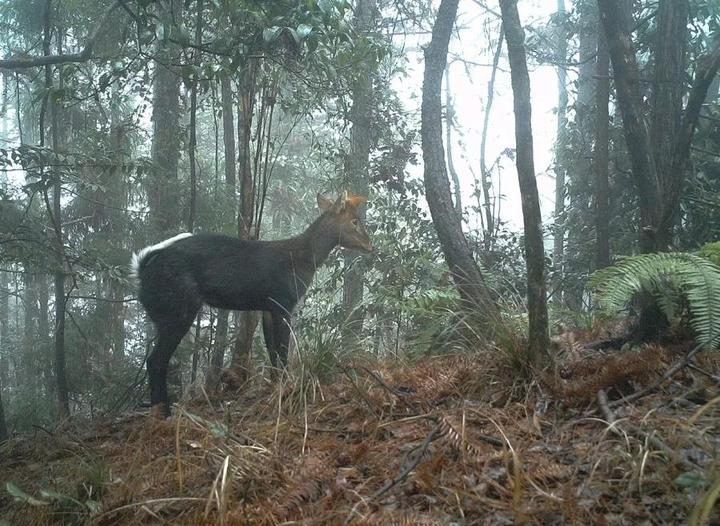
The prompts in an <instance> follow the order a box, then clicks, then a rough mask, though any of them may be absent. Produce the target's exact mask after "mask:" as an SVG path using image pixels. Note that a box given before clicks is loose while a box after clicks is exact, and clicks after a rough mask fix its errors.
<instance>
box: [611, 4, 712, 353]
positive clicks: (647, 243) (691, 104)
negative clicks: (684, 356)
mask: <svg viewBox="0 0 720 526" xmlns="http://www.w3.org/2000/svg"><path fill="white" fill-rule="evenodd" d="M598 6H599V8H600V19H601V21H602V25H603V28H604V30H605V36H606V38H607V43H608V49H609V53H610V58H611V61H612V66H613V73H614V78H615V91H616V92H617V101H618V105H619V107H620V112H621V114H622V119H623V129H624V132H625V141H626V142H627V147H628V154H629V157H630V165H631V171H632V176H633V180H634V181H635V185H636V187H637V189H638V197H639V199H638V201H639V208H640V228H639V244H640V250H641V251H642V252H643V253H648V252H656V251H664V250H667V249H668V246H669V244H670V243H671V241H672V230H673V227H674V223H675V220H676V215H677V208H678V203H679V200H680V194H681V191H682V186H683V182H684V180H685V175H686V170H685V165H686V163H687V161H688V158H689V156H690V144H691V142H692V137H693V134H694V132H695V127H696V125H697V119H698V117H699V114H700V109H701V107H702V102H703V101H704V100H705V97H706V95H707V91H708V89H709V87H710V85H711V84H712V81H713V79H714V78H715V76H716V75H717V72H718V68H720V43H718V44H716V46H715V47H714V48H713V50H712V51H711V52H710V53H709V54H708V55H707V56H705V57H701V58H700V59H699V60H698V61H697V67H696V72H695V78H694V80H693V83H692V87H691V89H690V93H689V96H688V101H687V105H686V106H685V110H684V112H683V111H682V105H681V100H680V99H681V97H682V93H683V92H684V84H683V75H684V71H685V49H684V46H685V43H684V41H685V36H686V35H687V27H686V25H687V16H688V15H687V13H688V11H687V9H688V8H687V2H686V0H677V1H675V0H661V1H660V3H659V7H658V12H657V17H658V20H657V26H658V28H660V29H659V32H658V36H657V39H656V42H655V54H654V58H655V64H656V70H655V77H656V78H655V82H654V85H653V94H652V97H651V103H652V108H651V109H652V114H651V116H650V119H649V121H650V123H651V124H650V125H648V119H647V118H646V117H645V115H644V113H643V109H644V101H643V94H642V90H641V89H640V86H639V69H638V65H637V59H636V56H635V51H634V48H633V44H632V39H631V37H630V26H631V23H632V13H631V11H630V9H631V6H630V5H629V4H627V3H626V2H622V1H620V0H598ZM666 113H667V114H666ZM678 113H680V115H678ZM643 305H644V308H643V309H642V313H641V317H640V323H639V328H638V334H637V337H638V338H639V339H641V340H647V339H653V338H656V337H657V336H658V334H659V332H660V331H662V330H663V329H664V326H665V325H666V324H665V323H663V320H664V317H663V316H661V314H660V311H659V309H658V308H657V307H656V306H654V304H651V303H650V302H649V301H645V302H643Z"/></svg>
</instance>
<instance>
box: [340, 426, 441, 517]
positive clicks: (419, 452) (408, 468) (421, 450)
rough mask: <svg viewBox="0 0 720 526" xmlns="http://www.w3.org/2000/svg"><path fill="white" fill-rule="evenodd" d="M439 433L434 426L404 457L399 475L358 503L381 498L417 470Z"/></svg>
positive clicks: (353, 512)
mask: <svg viewBox="0 0 720 526" xmlns="http://www.w3.org/2000/svg"><path fill="white" fill-rule="evenodd" d="M439 432H440V426H439V425H438V426H435V427H434V428H433V429H432V431H430V433H429V434H428V436H426V437H425V440H423V442H422V444H420V446H418V447H417V448H416V449H413V450H412V451H410V452H408V454H407V455H406V456H405V460H404V461H403V464H405V467H404V468H403V469H402V471H400V473H399V474H398V475H397V476H396V477H395V478H394V479H392V480H391V481H390V482H388V483H386V484H385V485H384V486H383V487H382V488H380V489H379V490H377V491H376V492H375V493H373V495H372V496H371V497H370V498H369V499H368V500H366V501H364V500H363V501H360V502H365V503H366V504H368V503H370V502H372V501H374V500H376V499H378V498H380V497H382V496H383V495H384V494H385V493H387V492H388V491H390V490H391V489H393V488H394V487H395V486H397V485H398V484H400V482H402V481H403V480H405V479H406V478H407V476H408V475H409V474H410V473H412V471H413V470H414V469H415V468H417V467H418V466H419V465H420V462H422V459H423V456H424V455H425V451H427V448H428V447H429V446H430V443H431V442H432V441H433V440H435V439H436V438H437V437H438V434H439ZM413 454H414V456H413V458H412V460H411V461H410V462H407V460H408V458H409V457H410V456H411V455H413ZM360 502H358V503H357V504H355V506H353V507H352V509H351V510H350V513H349V514H348V516H347V518H346V519H345V524H350V522H351V521H352V519H353V517H354V516H355V514H356V513H357V507H358V505H359V504H360Z"/></svg>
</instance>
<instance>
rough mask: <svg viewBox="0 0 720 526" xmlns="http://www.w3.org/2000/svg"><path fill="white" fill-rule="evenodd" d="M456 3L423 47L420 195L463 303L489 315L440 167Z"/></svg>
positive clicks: (450, 1) (447, 2)
mask: <svg viewBox="0 0 720 526" xmlns="http://www.w3.org/2000/svg"><path fill="white" fill-rule="evenodd" d="M457 7H458V0H442V2H441V3H440V7H439V9H438V13H437V19H436V21H435V26H434V27H433V31H432V40H431V41H430V44H429V45H428V46H427V47H426V48H425V73H424V77H423V99H422V110H421V136H422V150H423V159H424V163H425V168H424V181H425V195H426V198H427V201H428V206H429V208H430V214H431V216H432V220H433V224H434V225H435V229H436V230H437V234H438V238H439V240H440V245H441V247H442V250H443V253H444V255H445V260H446V261H447V264H448V267H449V269H450V273H451V275H452V277H453V281H454V282H455V285H456V287H457V289H458V292H459V294H460V297H461V299H462V300H463V302H464V304H465V305H464V307H465V308H470V309H473V310H474V311H475V312H476V313H478V314H480V315H481V316H488V315H491V314H493V313H494V312H495V308H496V307H495V305H494V303H493V302H492V301H491V299H490V296H489V293H488V290H487V288H486V287H485V283H484V280H483V277H482V274H481V272H480V269H479V268H478V266H477V264H476V263H475V260H474V259H473V257H472V254H471V252H470V246H469V245H468V242H467V239H466V238H465V236H464V234H463V232H462V227H461V224H460V219H459V218H458V215H457V214H456V213H455V209H454V207H453V202H452V195H451V193H450V182H449V181H448V176H447V171H446V169H445V150H444V148H443V137H442V101H441V87H442V77H443V72H444V71H445V66H446V63H447V53H448V45H449V42H450V34H451V32H452V28H453V24H454V23H455V16H456V14H457Z"/></svg>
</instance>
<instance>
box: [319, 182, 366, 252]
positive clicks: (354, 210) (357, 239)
mask: <svg viewBox="0 0 720 526" xmlns="http://www.w3.org/2000/svg"><path fill="white" fill-rule="evenodd" d="M366 201H367V199H365V198H364V197H360V196H357V195H354V196H351V195H348V193H347V192H344V193H343V194H342V195H340V197H338V198H337V200H336V201H333V200H332V199H328V198H327V197H324V196H322V195H321V194H318V195H317V202H318V206H319V207H320V210H322V211H323V212H324V215H325V218H326V221H325V224H326V228H327V230H328V232H329V233H330V234H331V235H333V236H337V239H338V243H339V245H340V246H341V247H343V248H349V249H353V250H362V251H363V252H372V251H373V246H372V242H371V241H370V236H368V234H367V232H366V231H365V225H363V222H362V219H361V217H360V207H361V206H362V205H363V204H364V203H365V202H366Z"/></svg>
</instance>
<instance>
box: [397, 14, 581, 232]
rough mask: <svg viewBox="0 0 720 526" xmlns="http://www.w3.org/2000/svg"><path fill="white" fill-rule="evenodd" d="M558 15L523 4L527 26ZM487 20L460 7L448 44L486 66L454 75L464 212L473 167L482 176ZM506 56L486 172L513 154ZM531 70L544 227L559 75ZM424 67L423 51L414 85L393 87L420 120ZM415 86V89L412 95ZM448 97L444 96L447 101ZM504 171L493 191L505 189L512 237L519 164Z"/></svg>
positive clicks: (415, 57) (517, 222)
mask: <svg viewBox="0 0 720 526" xmlns="http://www.w3.org/2000/svg"><path fill="white" fill-rule="evenodd" d="M489 5H490V7H491V8H493V9H495V10H496V11H497V12H499V7H498V6H492V2H489ZM556 9H557V5H556V2H555V1H547V0H545V1H542V0H526V1H523V2H520V5H519V10H520V17H521V20H522V23H523V26H526V25H529V24H532V25H538V26H541V25H544V24H546V23H547V21H548V20H549V17H550V15H552V14H553V13H554V12H555V10H556ZM488 17H490V18H491V19H492V18H494V17H493V15H492V14H490V13H487V12H485V11H484V10H483V9H482V8H480V7H479V6H477V5H476V4H475V3H474V2H460V13H459V15H458V25H457V27H458V28H460V29H459V30H458V31H456V32H455V33H454V35H453V39H452V40H451V42H450V56H451V57H452V56H456V57H459V58H462V59H464V60H466V61H470V62H474V63H477V64H487V66H485V65H479V66H473V65H468V66H467V68H466V66H465V65H464V64H463V63H461V62H458V61H456V62H454V63H453V64H452V65H451V68H450V71H451V73H450V81H451V89H452V92H453V98H454V105H455V112H456V121H457V127H458V129H459V131H460V132H461V133H462V136H461V135H460V134H459V133H457V132H455V133H454V141H453V142H454V143H455V144H454V145H453V160H454V163H455V167H456V170H457V172H458V174H459V177H460V179H461V187H462V193H463V204H464V205H465V206H467V205H469V204H471V200H472V201H474V199H473V198H472V192H473V189H474V180H473V175H472V172H471V171H470V167H472V169H473V170H474V172H475V174H477V175H478V176H479V175H480V136H481V132H482V125H483V119H484V116H485V105H486V102H487V100H486V99H487V86H488V81H489V80H490V74H491V70H492V68H491V67H490V65H491V64H492V54H493V52H494V49H491V48H492V43H491V42H489V41H488V36H487V35H486V31H485V29H484V27H485V21H486V20H487V19H488ZM493 26H494V27H495V29H491V30H490V31H491V36H492V38H494V39H496V38H497V35H498V32H497V28H499V20H498V21H497V22H493ZM411 38H412V37H411ZM419 38H420V39H419V42H418V41H417V40H415V41H414V42H412V41H411V40H408V42H407V44H406V49H408V48H410V47H412V48H413V49H415V50H417V49H418V43H421V44H423V45H424V44H426V43H427V42H429V40H430V35H422V36H420V37H419ZM506 55H507V54H506V48H505V46H504V43H503V52H502V55H501V58H500V64H499V67H500V71H498V73H497V77H496V80H495V99H494V101H493V106H492V113H491V118H490V127H489V131H488V143H487V151H486V158H487V164H488V166H489V165H490V164H492V163H493V162H494V160H495V159H496V158H497V157H498V155H499V154H500V152H502V151H503V150H505V149H506V148H514V147H515V127H514V126H515V122H514V114H513V94H512V88H511V85H510V73H509V66H508V63H507V56H506ZM528 66H529V68H530V89H531V96H532V112H533V113H532V117H533V118H532V126H533V136H534V150H535V171H536V175H537V178H538V189H539V193H540V199H541V207H542V214H543V220H544V221H545V222H548V221H549V220H551V218H552V213H553V208H554V202H555V178H554V174H553V173H552V169H553V146H554V144H555V136H556V127H557V116H556V114H555V109H556V107H557V98H558V88H557V73H556V71H555V68H553V67H551V66H539V67H536V66H534V65H533V64H532V62H529V64H528ZM423 67H424V64H423V61H422V53H421V52H420V51H417V52H414V53H412V54H411V58H410V60H409V63H408V73H409V77H408V78H407V79H396V80H395V82H394V87H395V89H396V90H397V91H398V93H400V94H403V93H404V94H405V95H406V97H404V100H405V101H406V104H407V105H408V107H409V108H408V109H417V111H418V112H419V105H420V100H421V92H422V76H423ZM468 73H469V74H470V76H468ZM570 80H571V79H570ZM409 85H410V86H411V87H408V86H409ZM443 90H444V86H443ZM444 96H445V95H444V91H443V100H444ZM413 105H415V108H413ZM443 139H444V138H443ZM502 166H503V170H502V174H501V178H500V179H501V180H498V178H497V177H496V178H495V180H494V181H493V185H494V189H495V191H497V189H498V188H500V193H501V195H502V196H503V197H504V199H503V202H502V203H501V216H502V219H503V220H505V221H508V222H509V224H510V227H511V228H512V229H514V230H521V229H522V209H521V205H520V192H519V188H518V180H517V172H516V170H515V163H514V161H511V160H510V159H507V158H505V159H503V161H502ZM417 169H418V174H419V175H421V174H422V167H418V168H417ZM471 226H472V227H475V226H477V225H476V221H475V220H472V219H471Z"/></svg>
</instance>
